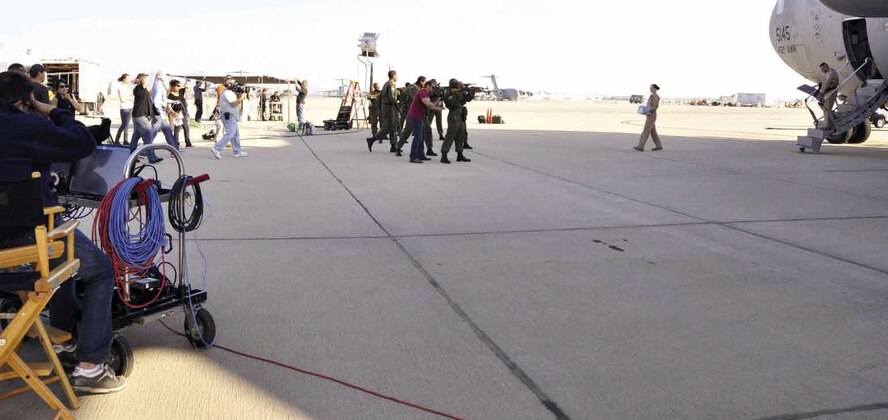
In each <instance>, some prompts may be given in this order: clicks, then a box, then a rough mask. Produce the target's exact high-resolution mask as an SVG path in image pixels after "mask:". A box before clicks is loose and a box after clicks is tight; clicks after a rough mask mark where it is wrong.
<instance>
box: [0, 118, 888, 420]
mask: <svg viewBox="0 0 888 420" xmlns="http://www.w3.org/2000/svg"><path fill="white" fill-rule="evenodd" d="M315 103H318V105H317V108H312V107H310V108H309V119H310V120H312V121H320V120H322V119H323V117H325V116H328V115H332V114H333V112H335V104H334V105H331V103H332V102H331V101H329V100H328V101H322V100H318V101H316V102H315ZM489 106H495V107H497V108H498V111H499V112H502V113H503V115H504V118H505V119H506V121H507V124H506V125H505V126H502V127H488V126H480V125H478V124H470V126H469V136H470V143H471V144H472V145H473V146H474V147H475V150H473V151H467V156H468V157H470V158H472V159H473V161H472V162H471V163H456V162H454V163H453V164H451V165H443V164H440V163H439V162H438V161H437V160H433V161H431V162H427V163H424V164H422V165H415V164H409V163H408V162H407V158H406V156H405V157H403V158H396V157H394V156H393V155H392V154H390V153H388V144H387V142H386V143H385V144H381V145H379V144H378V145H377V146H376V147H375V148H374V151H373V152H372V153H370V152H368V151H367V148H366V143H365V142H364V140H363V139H364V138H365V137H367V132H366V131H364V132H361V133H354V132H351V133H346V132H340V133H335V134H333V135H327V134H329V133H325V132H323V131H321V130H319V131H318V133H317V134H318V135H315V136H311V137H304V138H300V137H297V136H295V135H293V134H292V133H288V132H285V131H284V129H283V127H282V124H280V123H258V122H250V123H245V124H244V125H243V130H242V131H243V137H244V141H243V143H244V147H245V150H246V151H247V152H249V156H248V157H246V158H243V159H235V158H232V157H231V152H230V149H229V150H226V151H225V154H224V159H222V160H214V159H212V158H211V155H210V152H209V150H208V149H209V143H207V142H204V141H197V142H196V144H197V147H196V148H194V149H189V150H188V151H187V153H186V154H185V163H186V167H187V171H188V172H189V173H190V174H193V175H197V174H201V173H204V172H207V173H209V174H210V175H211V177H212V180H211V181H210V182H209V183H207V184H205V187H204V197H205V199H206V200H207V201H208V202H209V204H210V207H209V211H208V214H207V215H206V216H207V217H206V220H205V222H204V225H203V227H202V228H201V229H200V230H199V232H198V236H199V239H200V244H201V249H202V251H203V253H204V254H205V255H206V258H207V260H208V263H209V268H208V271H209V279H208V281H209V285H208V290H209V302H208V303H207V304H206V305H205V307H206V308H207V309H209V310H210V311H211V313H212V315H213V316H214V318H215V320H216V326H217V331H218V335H217V342H218V344H221V345H224V346H227V347H231V348H234V349H237V350H240V351H243V352H247V353H250V354H254V355H258V356H262V357H265V358H270V359H273V360H275V361H278V362H280V363H284V364H287V365H292V366H295V367H299V368H302V369H307V370H311V371H314V372H319V373H322V374H325V375H330V376H333V377H336V378H338V379H341V380H344V381H348V382H351V383H354V384H357V385H360V386H363V387H367V388H370V389H373V390H375V391H377V392H380V393H383V394H386V395H390V396H393V397H396V398H399V399H403V400H407V401H410V402H412V403H415V404H419V405H422V406H426V407H429V408H432V409H434V410H438V411H441V412H444V413H447V414H450V415H453V416H456V417H460V418H472V419H550V418H556V417H557V416H558V415H562V416H565V417H569V418H573V419H612V418H633V419H661V418H682V419H708V418H783V419H791V418H792V419H794V418H815V417H816V418H833V419H878V418H885V417H886V416H888V346H886V343H888V328H886V327H888V258H886V251H885V249H886V247H888V235H886V233H888V205H886V204H888V188H886V184H888V132H886V131H878V130H877V131H875V134H874V137H873V139H872V140H870V141H869V142H868V143H867V144H866V145H863V146H832V145H827V146H824V153H821V154H819V155H814V154H810V153H807V154H802V153H799V152H798V151H797V150H796V149H795V148H794V147H793V143H792V141H791V140H789V139H791V138H793V137H794V136H795V135H798V134H801V133H803V130H804V124H805V123H806V118H807V116H806V114H805V111H801V110H784V109H724V108H717V109H715V108H713V109H709V108H706V109H703V108H699V109H698V108H691V107H680V106H671V107H670V106H666V107H664V108H663V112H662V113H661V116H660V118H661V134H662V135H663V137H664V145H665V148H666V150H665V151H662V152H650V151H648V152H645V153H638V152H635V151H633V150H632V149H631V147H632V146H634V145H635V143H636V142H637V132H638V131H639V130H640V124H641V123H642V118H641V117H640V116H638V115H635V114H633V113H632V110H633V109H634V108H633V107H630V106H627V105H623V104H585V103H579V104H572V103H569V102H564V103H553V104H542V103H536V104H495V105H492V104H489V103H488V104H484V103H481V104H478V105H475V106H473V108H472V112H471V113H470V115H471V114H475V113H483V111H480V110H481V109H483V108H486V107H489ZM106 109H108V108H106ZM330 110H332V112H328V111H330ZM566 113H567V115H565V114H566ZM534 118H536V120H534ZM512 121H515V122H514V123H513V122H512ZM316 124H317V125H320V124H318V123H316ZM445 124H446V122H445ZM529 126H536V127H539V128H537V129H535V130H528V129H527V128H529ZM195 131H198V130H195ZM192 137H194V138H199V137H198V136H197V135H192ZM436 137H437V136H436ZM440 144H441V142H440V141H438V140H437V139H436V141H435V146H436V148H439V147H440ZM648 147H652V146H650V145H649V146H648ZM453 157H454V156H453V155H451V159H452V158H453ZM160 166H161V173H162V175H169V173H170V172H169V171H170V170H172V169H173V165H172V164H170V163H169V162H164V163H162V164H161V165H160ZM84 229H88V223H87V224H85V226H84ZM188 252H189V261H191V263H190V264H191V276H192V278H193V281H195V282H198V283H199V282H200V280H199V279H200V272H201V266H202V264H203V263H202V259H201V257H200V255H199V252H198V247H197V246H196V242H194V240H192V241H190V242H189V250H188ZM194 279H197V280H194ZM167 323H168V324H169V325H170V326H171V327H172V328H174V329H177V330H181V328H182V317H181V316H177V317H175V318H172V319H171V320H169V321H167ZM124 334H125V336H126V337H127V338H128V339H129V341H130V342H131V344H132V345H133V347H134V349H135V361H136V366H135V371H134V373H133V375H132V376H131V377H130V378H129V385H128V388H127V389H126V390H125V391H123V392H120V393H117V394H113V395H107V396H89V397H84V398H82V399H81V403H82V407H81V408H80V410H78V411H77V413H76V414H77V416H78V417H79V418H82V419H112V418H115V419H116V418H127V419H158V418H163V419H219V418H226V419H227V418H232V419H259V418H263V419H264V418H318V419H345V418H362V419H363V418H368V419H369V418H372V419H416V418H437V416H434V415H431V414H427V413H423V412H421V411H418V410H416V409H413V408H410V407H405V406H402V405H398V404H394V403H392V402H389V401H385V400H381V399H378V398H375V397H372V396H369V395H367V394H364V393H360V392H357V391H354V390H352V389H348V388H345V387H343V386H341V385H338V384H335V383H331V382H329V381H325V380H321V379H318V378H314V377H310V376H306V375H303V374H301V373H298V372H295V371H292V370H288V369H285V368H281V367H278V366H274V365H269V364H265V363H260V362H257V361H254V360H249V359H246V358H243V357H240V356H237V355H234V354H231V353H228V352H225V351H222V350H220V349H209V350H196V349H192V348H191V347H190V346H189V344H188V342H187V341H186V340H185V339H184V338H181V337H179V336H176V335H174V334H172V333H170V332H169V331H168V330H167V329H165V328H164V327H163V326H162V325H160V323H152V324H148V325H146V326H143V327H139V326H135V327H131V328H128V329H126V330H124ZM3 389H4V388H2V387H0V391H2V390H3ZM2 407H3V408H2V411H0V418H16V419H39V418H49V417H50V413H49V410H48V409H46V407H45V406H43V405H42V403H41V402H40V401H39V400H38V399H37V398H36V397H33V396H20V397H16V398H14V399H12V400H9V401H4V402H3V403H2Z"/></svg>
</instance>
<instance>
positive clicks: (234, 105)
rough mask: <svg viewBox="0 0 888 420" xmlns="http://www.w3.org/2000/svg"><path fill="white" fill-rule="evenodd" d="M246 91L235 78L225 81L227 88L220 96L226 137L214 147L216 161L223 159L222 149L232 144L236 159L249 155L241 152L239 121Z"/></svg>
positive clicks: (220, 109)
mask: <svg viewBox="0 0 888 420" xmlns="http://www.w3.org/2000/svg"><path fill="white" fill-rule="evenodd" d="M245 93H246V89H244V88H243V87H242V86H240V85H238V84H237V82H235V81H234V79H233V78H230V79H226V80H225V87H224V89H223V90H222V94H221V95H219V113H220V118H221V120H222V125H223V126H225V135H224V136H222V139H221V140H219V142H217V143H216V145H215V146H213V149H212V152H213V156H215V157H216V159H222V149H223V148H224V147H225V145H226V144H228V142H231V149H232V151H233V152H234V157H236V158H240V157H244V156H246V155H247V152H244V151H242V150H241V145H240V131H239V130H238V126H237V120H238V118H239V117H240V105H241V104H242V103H243V102H244V94H245Z"/></svg>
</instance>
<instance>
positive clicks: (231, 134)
mask: <svg viewBox="0 0 888 420" xmlns="http://www.w3.org/2000/svg"><path fill="white" fill-rule="evenodd" d="M220 119H221V120H222V125H223V126H225V135H224V136H222V139H221V140H219V141H218V142H217V143H216V145H215V146H213V149H214V150H216V151H217V152H221V151H222V149H223V148H225V145H226V144H228V142H229V141H230V142H231V150H232V151H233V152H234V154H238V153H240V152H241V146H240V129H238V127H237V117H236V116H234V115H232V116H231V118H228V119H227V120H226V119H225V117H224V116H222V117H221V118H220Z"/></svg>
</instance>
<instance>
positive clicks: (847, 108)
mask: <svg viewBox="0 0 888 420" xmlns="http://www.w3.org/2000/svg"><path fill="white" fill-rule="evenodd" d="M867 61H868V60H867ZM867 64H868V63H864V65H863V66H861V68H859V69H857V71H855V72H854V74H852V75H851V76H849V77H848V78H847V79H845V81H844V82H842V84H840V85H839V87H841V86H842V85H844V84H845V83H847V82H848V80H850V79H851V77H854V75H855V74H856V73H857V72H859V71H860V70H861V69H862V68H863V67H865V66H866V65H867ZM800 89H801V88H800ZM838 90H839V89H838V88H837V89H836V90H835V91H833V92H831V93H828V95H835V94H836V93H837V92H838ZM814 97H815V93H811V95H810V96H808V98H806V99H805V106H806V107H807V108H808V111H809V112H810V113H811V116H812V117H813V118H814V123H815V127H818V125H817V123H818V119H817V116H816V115H815V114H814V111H813V110H811V107H810V106H809V104H808V101H809V100H810V99H811V98H814ZM817 99H819V100H822V98H817ZM886 102H888V80H881V79H870V80H865V81H864V82H863V85H861V86H860V87H859V88H857V90H856V91H855V92H854V95H852V96H850V97H848V99H847V101H846V102H845V103H843V104H839V106H838V109H837V110H836V111H834V112H833V129H832V130H824V129H820V128H811V129H808V134H807V135H806V136H799V137H798V139H797V141H796V146H798V147H799V150H801V151H802V152H804V151H805V150H807V149H810V150H812V151H813V152H815V153H818V152H820V148H821V146H822V145H823V141H824V140H827V141H829V142H831V143H845V142H847V141H849V138H850V139H851V141H850V142H851V143H855V142H857V143H860V142H863V141H865V140H866V137H867V136H868V135H869V134H868V133H867V134H866V136H863V135H862V134H859V136H860V138H861V139H862V140H860V141H855V140H854V138H851V136H850V133H852V131H851V130H854V129H855V128H856V127H858V126H861V124H864V123H865V122H866V120H868V119H869V118H870V116H872V115H873V113H875V112H876V110H878V109H879V108H880V107H882V106H883V105H885V103H886Z"/></svg>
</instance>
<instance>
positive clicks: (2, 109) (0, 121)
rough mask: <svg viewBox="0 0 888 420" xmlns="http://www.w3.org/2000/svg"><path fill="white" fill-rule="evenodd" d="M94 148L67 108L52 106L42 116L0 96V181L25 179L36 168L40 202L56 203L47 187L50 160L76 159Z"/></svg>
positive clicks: (88, 136) (80, 124)
mask: <svg viewBox="0 0 888 420" xmlns="http://www.w3.org/2000/svg"><path fill="white" fill-rule="evenodd" d="M94 150H96V142H95V140H93V136H92V134H90V132H89V130H87V128H86V126H84V125H83V123H81V122H79V121H77V120H75V119H74V115H72V114H71V113H70V112H67V111H63V110H61V109H58V108H56V109H54V110H52V112H51V113H50V114H49V119H46V118H44V117H42V116H39V115H34V114H24V113H22V112H21V111H19V110H18V109H16V108H15V107H13V106H12V104H10V103H9V101H5V100H2V99H0V181H5V182H14V181H21V180H25V179H28V178H30V177H31V173H32V172H34V171H39V172H40V174H41V175H42V179H43V182H44V184H43V203H44V205H47V206H53V205H56V204H57V203H58V200H57V197H56V196H55V193H54V192H53V190H52V188H51V182H52V179H51V178H50V176H49V167H50V164H51V163H53V162H76V161H78V160H80V159H83V158H84V157H86V156H89V155H90V154H91V153H92V152H93V151H94Z"/></svg>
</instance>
